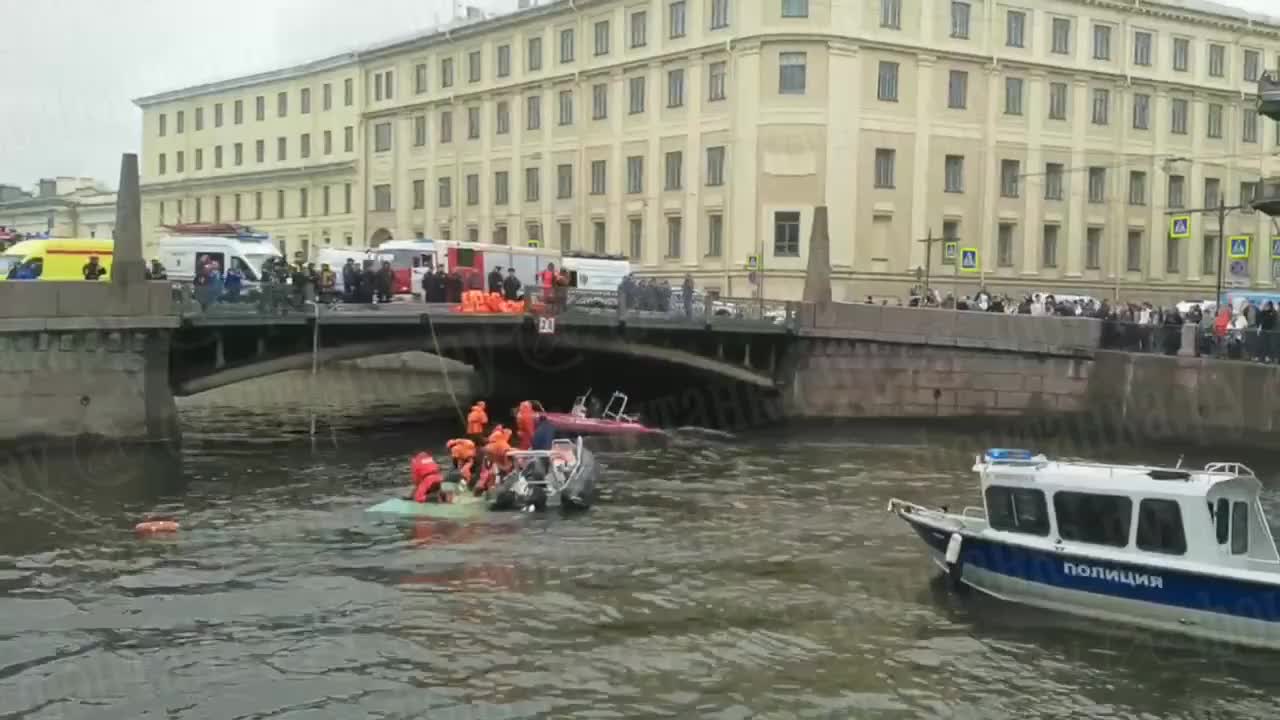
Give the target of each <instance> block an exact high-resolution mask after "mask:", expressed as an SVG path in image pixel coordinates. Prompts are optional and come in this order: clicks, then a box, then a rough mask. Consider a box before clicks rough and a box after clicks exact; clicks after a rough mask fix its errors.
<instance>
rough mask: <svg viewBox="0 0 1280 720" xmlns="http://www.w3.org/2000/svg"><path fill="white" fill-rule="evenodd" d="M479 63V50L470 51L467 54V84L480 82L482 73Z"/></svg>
mask: <svg viewBox="0 0 1280 720" xmlns="http://www.w3.org/2000/svg"><path fill="white" fill-rule="evenodd" d="M481 62H482V60H481V58H480V51H479V50H472V51H471V52H469V53H467V82H472V83H478V82H480V78H481V76H482V75H483V72H484V69H483V67H482V66H481Z"/></svg>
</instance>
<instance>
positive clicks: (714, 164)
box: [707, 146, 724, 187]
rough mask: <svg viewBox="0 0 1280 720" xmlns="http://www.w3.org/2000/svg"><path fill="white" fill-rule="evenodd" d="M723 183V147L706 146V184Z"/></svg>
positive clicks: (709, 185) (716, 185)
mask: <svg viewBox="0 0 1280 720" xmlns="http://www.w3.org/2000/svg"><path fill="white" fill-rule="evenodd" d="M721 185H724V147H723V146H717V147H709V148H707V186H708V187H720V186H721Z"/></svg>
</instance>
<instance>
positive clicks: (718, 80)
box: [707, 62, 729, 102]
mask: <svg viewBox="0 0 1280 720" xmlns="http://www.w3.org/2000/svg"><path fill="white" fill-rule="evenodd" d="M708 67H709V71H708V77H707V88H708V90H707V100H709V101H711V102H716V101H717V100H724V99H725V98H726V97H728V93H727V91H726V85H727V83H726V78H727V77H728V74H729V71H728V65H727V64H726V63H723V62H714V63H711V65H710V66H708Z"/></svg>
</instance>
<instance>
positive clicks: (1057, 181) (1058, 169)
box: [1044, 163, 1063, 200]
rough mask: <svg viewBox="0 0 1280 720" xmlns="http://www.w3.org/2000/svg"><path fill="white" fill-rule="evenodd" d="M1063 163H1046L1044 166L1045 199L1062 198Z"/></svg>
mask: <svg viewBox="0 0 1280 720" xmlns="http://www.w3.org/2000/svg"><path fill="white" fill-rule="evenodd" d="M1062 171H1063V168H1062V163H1046V164H1045V166H1044V199H1045V200H1061V199H1062Z"/></svg>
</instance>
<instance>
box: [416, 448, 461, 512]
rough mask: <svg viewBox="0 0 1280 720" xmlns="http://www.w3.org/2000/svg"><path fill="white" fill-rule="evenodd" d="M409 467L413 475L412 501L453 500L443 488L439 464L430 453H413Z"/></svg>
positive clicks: (445, 501) (444, 501)
mask: <svg viewBox="0 0 1280 720" xmlns="http://www.w3.org/2000/svg"><path fill="white" fill-rule="evenodd" d="M409 467H410V472H411V473H412V475H413V485H414V488H413V501H414V502H420V503H426V502H441V503H447V502H452V501H453V498H451V497H449V494H448V493H446V492H444V490H443V486H444V476H443V475H442V474H440V466H439V465H437V464H436V461H435V458H433V457H431V454H430V453H425V452H420V453H418V454H417V455H414V456H413V461H412V462H411V463H410V464H409Z"/></svg>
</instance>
